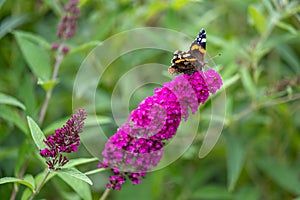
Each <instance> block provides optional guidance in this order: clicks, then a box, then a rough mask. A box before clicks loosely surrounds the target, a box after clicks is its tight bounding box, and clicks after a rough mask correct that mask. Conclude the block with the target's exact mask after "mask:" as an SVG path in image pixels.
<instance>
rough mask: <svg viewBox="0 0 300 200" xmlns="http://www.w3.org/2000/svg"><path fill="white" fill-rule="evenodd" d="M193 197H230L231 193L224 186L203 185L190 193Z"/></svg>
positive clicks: (220, 198) (219, 199) (219, 198)
mask: <svg viewBox="0 0 300 200" xmlns="http://www.w3.org/2000/svg"><path fill="white" fill-rule="evenodd" d="M192 198H193V199H218V200H222V199H232V195H231V194H230V193H229V192H228V191H227V190H226V188H224V187H221V186H216V185H209V186H204V187H201V188H199V189H197V190H196V191H195V192H194V193H193V194H192Z"/></svg>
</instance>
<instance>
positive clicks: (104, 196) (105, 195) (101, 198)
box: [99, 188, 110, 200]
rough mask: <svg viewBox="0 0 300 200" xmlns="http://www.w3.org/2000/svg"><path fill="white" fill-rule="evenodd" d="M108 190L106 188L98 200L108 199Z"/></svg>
mask: <svg viewBox="0 0 300 200" xmlns="http://www.w3.org/2000/svg"><path fill="white" fill-rule="evenodd" d="M109 192H110V189H108V188H106V189H105V191H104V193H103V194H102V196H101V197H100V199H99V200H105V199H106V198H107V197H108V194H109Z"/></svg>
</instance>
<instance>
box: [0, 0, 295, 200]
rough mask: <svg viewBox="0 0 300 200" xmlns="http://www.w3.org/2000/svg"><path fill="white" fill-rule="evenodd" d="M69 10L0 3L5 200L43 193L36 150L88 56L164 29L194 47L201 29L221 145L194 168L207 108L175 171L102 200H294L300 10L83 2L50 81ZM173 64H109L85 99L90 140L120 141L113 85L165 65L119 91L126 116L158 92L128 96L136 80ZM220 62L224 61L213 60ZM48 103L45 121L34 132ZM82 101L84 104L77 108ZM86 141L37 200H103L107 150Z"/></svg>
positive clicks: (278, 5) (67, 102)
mask: <svg viewBox="0 0 300 200" xmlns="http://www.w3.org/2000/svg"><path fill="white" fill-rule="evenodd" d="M65 2H66V1H52V0H44V1H23V0H16V1H6V0H0V26H1V28H0V54H1V56H0V71H1V73H0V76H1V78H0V177H1V178H0V197H1V199H9V198H10V195H11V194H12V191H13V188H14V187H15V186H16V187H17V188H18V194H17V197H16V198H17V199H28V198H29V197H30V196H31V195H32V193H33V192H35V191H36V190H37V186H38V185H39V184H40V183H42V180H43V177H45V174H47V171H46V170H45V165H44V164H43V163H44V162H45V160H43V159H42V158H41V157H40V156H39V154H38V153H39V152H38V150H40V149H43V148H44V147H45V144H44V143H43V142H42V141H43V139H45V134H44V133H46V134H50V133H53V131H54V130H55V129H57V128H59V127H60V126H61V125H62V124H64V123H65V121H66V119H67V116H69V115H70V113H72V109H73V108H72V103H74V102H72V97H73V96H72V95H73V86H74V82H75V81H76V79H75V78H76V75H77V73H79V69H80V66H81V64H82V62H83V61H84V59H85V58H86V57H87V56H88V55H89V52H90V51H91V50H92V49H93V48H95V47H97V45H98V44H99V43H100V44H101V43H102V42H104V41H105V40H106V39H109V38H111V37H114V36H115V35H116V34H120V33H121V34H122V32H123V31H127V30H131V29H134V28H140V27H162V28H167V29H171V30H175V31H178V32H180V33H183V34H186V35H189V36H191V37H195V35H196V34H197V32H198V31H199V30H200V29H201V28H202V27H203V28H205V29H206V31H207V52H208V53H207V61H208V65H209V66H210V67H212V68H214V69H216V70H218V71H219V72H220V74H221V76H222V79H223V81H224V85H223V89H224V90H225V92H226V102H225V106H226V118H225V122H224V128H223V130H222V134H221V137H220V139H219V141H218V143H217V144H216V146H215V147H214V148H213V150H212V151H211V152H210V153H209V154H208V155H207V156H206V157H205V158H201V159H199V158H198V152H199V149H200V147H201V144H202V142H203V138H204V133H206V130H207V128H208V127H209V121H210V119H211V107H210V106H211V103H209V102H208V103H206V104H205V105H203V106H201V108H200V110H201V120H200V122H199V123H200V128H199V130H198V133H197V136H196V138H195V140H194V143H193V144H192V145H191V146H190V147H189V149H188V151H187V152H185V153H184V154H183V155H182V156H181V157H180V158H179V159H178V160H177V161H176V162H174V163H171V164H170V165H168V166H166V167H164V168H163V169H160V170H158V171H154V172H152V173H148V174H147V176H146V178H145V179H144V180H143V182H142V184H139V185H135V186H132V185H131V184H130V183H126V184H125V185H124V187H123V188H122V190H121V191H113V192H111V193H110V197H109V198H108V199H165V200H167V199H182V200H185V199H236V200H239V199H247V200H248V199H249V200H254V199H270V200H271V199H294V200H298V199H300V180H299V174H300V167H299V166H300V159H299V158H300V101H299V98H300V87H299V85H300V56H299V55H300V48H299V47H300V4H299V1H292V0H286V1H284V0H280V1H275V0H263V1H255V0H246V1H235V0H225V1H221V0H214V1H204V0H203V1H194V0H193V1H192V0H188V1H183V0H170V1H159V0H151V1H150V0H146V1H129V0H120V1H100V0H97V1H88V0H81V1H80V9H81V17H80V19H79V23H78V31H77V33H76V35H75V37H74V38H72V39H70V40H68V41H67V42H66V45H67V46H68V47H70V52H69V53H68V54H66V55H65V56H64V58H63V61H62V63H61V67H60V69H59V72H58V76H57V77H56V78H55V79H52V74H53V70H54V66H55V58H56V57H57V52H55V51H51V49H50V46H51V44H52V43H53V42H56V41H57V40H58V39H57V37H56V31H57V24H58V23H59V20H60V18H61V16H62V13H63V9H62V8H63V6H62V3H65ZM144 37H154V39H155V41H159V42H160V43H165V42H167V41H169V40H170V38H165V37H163V38H162V36H161V35H151V36H148V35H146V36H144ZM170 37H171V36H170ZM139 39H141V41H143V39H145V38H132V39H131V40H130V41H131V43H132V44H133V45H134V44H135V43H137V42H139ZM190 42H191V41H189V40H187V41H185V42H181V41H180V40H176V39H172V41H171V42H170V43H171V44H172V45H173V46H169V47H168V48H169V49H172V51H175V50H176V48H178V49H180V48H182V49H181V50H187V48H188V46H189V45H190ZM123 45H124V44H123V43H111V44H110V45H109V46H108V47H107V52H109V51H112V52H119V51H120V52H121V50H123V47H124V46H123ZM172 53H173V52H167V51H166V50H163V49H159V50H157V49H156V50H155V49H146V50H145V49H142V50H140V51H132V52H127V53H125V54H124V55H120V56H119V57H118V58H117V59H115V60H113V62H112V63H108V65H109V66H108V68H107V69H106V70H105V71H103V74H102V73H101V75H102V77H101V83H100V82H99V83H98V84H99V85H98V87H97V88H96V91H91V92H95V96H94V99H96V105H92V106H91V107H90V108H88V109H92V108H93V107H95V109H96V113H94V116H93V117H90V118H89V119H88V120H87V124H88V128H91V129H92V130H94V132H95V134H96V133H99V134H100V131H103V132H104V133H105V134H106V135H107V136H110V135H111V134H113V133H115V132H116V130H117V127H118V126H119V125H120V124H119V123H118V122H115V121H114V119H113V117H116V118H118V117H119V118H118V120H120V121H122V120H123V121H124V120H125V119H123V118H124V116H123V115H121V114H120V116H113V115H112V109H113V108H111V98H112V97H111V96H112V94H113V93H114V92H115V90H114V89H115V86H116V85H117V83H118V81H119V80H120V78H121V77H122V76H123V75H124V74H125V73H127V72H128V71H130V70H131V69H133V68H134V67H136V66H139V65H143V64H147V63H148V64H149V63H159V64H163V65H165V68H163V69H162V70H161V71H156V72H155V75H154V76H153V75H152V74H151V73H150V72H149V71H146V70H145V71H143V72H142V73H143V74H142V75H144V74H146V75H148V74H149V75H148V76H142V75H140V76H136V77H132V78H129V79H128V80H126V82H124V83H122V84H121V85H120V88H121V91H122V92H123V94H131V95H132V96H131V98H130V99H118V100H117V102H118V103H120V104H121V103H122V102H124V101H126V102H128V104H129V105H128V107H129V108H130V110H131V109H134V108H135V107H136V106H137V105H138V103H139V102H140V100H142V99H144V98H145V97H146V96H149V95H152V94H153V88H155V87H159V86H157V85H156V84H159V83H157V82H155V81H153V84H152V85H147V86H145V87H140V88H135V90H134V91H133V92H132V87H133V86H132V85H133V84H135V83H136V82H138V81H140V79H141V77H146V78H149V79H150V80H155V78H156V77H158V76H162V77H164V80H165V79H166V80H170V78H173V77H172V76H169V75H168V74H167V68H168V65H169V63H170V60H171V59H172ZM219 53H220V54H221V56H218V57H217V56H216V57H215V55H218V54H219ZM209 56H212V57H209ZM105 59H107V60H109V59H110V58H103V60H99V58H94V59H93V60H91V62H93V64H95V66H101V65H102V64H103V63H105V64H106V60H105ZM97 70H98V68H97V69H95V71H97ZM149 70H150V71H151V70H152V69H149ZM146 78H145V79H146ZM89 81H91V82H92V80H89V79H88V81H87V82H88V83H89ZM149 82H150V81H149ZM89 89H90V88H84V89H82V91H86V90H89ZM50 92H51V95H50V98H49V99H50V100H49V106H48V109H47V112H46V116H45V120H44V122H43V123H40V122H39V123H37V121H38V120H37V119H38V116H39V115H40V113H41V108H42V105H43V103H44V101H45V98H46V95H47V94H48V93H50ZM76 95H77V94H76ZM78 95H79V94H78ZM217 95H218V94H217ZM80 101H81V102H89V101H90V99H85V98H84V97H82V99H80ZM126 109H127V108H122V107H120V111H119V112H120V113H121V112H122V113H123V112H124V111H125V112H127V113H126V116H127V114H128V112H129V111H128V110H126ZM119 112H118V114H119ZM114 114H116V113H114ZM99 124H100V125H101V128H102V129H103V130H99V128H98V125H99ZM95 127H96V128H95ZM179 131H180V132H181V133H183V134H184V133H188V132H190V131H192V130H190V129H188V128H187V129H180V130H179ZM83 134H84V133H83ZM86 137H87V138H88V137H89V140H90V141H91V142H93V149H94V152H93V151H92V150H91V149H88V148H84V147H83V146H81V147H80V148H79V150H78V152H76V154H74V155H73V156H74V157H75V158H73V159H71V161H70V162H69V163H68V164H67V165H66V166H65V168H63V169H62V170H61V171H57V172H53V173H52V172H51V173H50V175H49V176H48V177H47V179H46V180H45V183H44V184H43V188H42V190H41V191H40V193H39V195H38V197H37V198H44V199H73V197H74V196H75V197H77V198H82V199H99V196H100V195H101V194H102V193H103V191H104V188H105V184H106V182H107V181H108V176H109V173H106V172H104V170H95V168H96V167H97V163H96V162H97V158H95V155H96V154H97V155H100V154H101V150H102V149H103V144H104V143H105V141H99V138H97V137H96V136H95V137H94V136H93V137H92V136H90V135H89V136H86ZM87 138H85V139H86V140H87ZM91 138H92V139H91ZM34 145H36V146H37V147H38V148H35V146H34ZM91 152H93V153H91ZM95 152H96V153H95ZM91 154H92V155H91ZM74 167H76V168H74ZM23 170H25V171H23ZM83 172H86V173H83ZM96 172H101V173H98V174H95V173H96ZM13 183H15V184H16V185H13ZM133 194H134V195H133Z"/></svg>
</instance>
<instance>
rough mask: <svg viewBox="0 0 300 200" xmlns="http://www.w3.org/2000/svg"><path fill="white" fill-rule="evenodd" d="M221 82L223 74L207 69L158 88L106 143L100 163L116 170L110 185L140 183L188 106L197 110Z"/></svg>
mask: <svg viewBox="0 0 300 200" xmlns="http://www.w3.org/2000/svg"><path fill="white" fill-rule="evenodd" d="M221 85H222V80H221V77H220V75H219V74H218V73H217V72H215V71H214V70H207V71H206V72H202V71H199V72H195V73H193V74H191V75H188V74H183V75H180V76H177V77H176V78H175V79H174V80H173V81H171V82H167V83H165V84H163V87H162V88H156V89H155V90H154V95H153V96H150V97H147V98H146V99H144V100H143V101H142V102H141V103H140V104H139V106H138V108H137V109H135V110H133V111H132V112H131V114H130V116H129V117H128V120H127V122H126V123H125V124H124V125H122V126H121V127H120V128H119V129H118V131H117V133H116V134H114V135H113V136H112V137H110V138H109V140H108V141H107V143H106V145H105V149H104V151H103V152H102V155H103V160H102V162H100V163H99V165H98V166H99V167H102V168H110V169H111V170H112V171H113V173H114V175H112V176H110V179H109V180H110V182H109V183H108V184H107V187H108V188H112V189H116V190H119V189H121V185H122V184H123V183H124V182H125V180H126V177H127V178H129V179H130V180H131V181H132V183H133V184H138V183H140V182H141V179H142V178H144V177H145V176H146V172H148V171H151V170H152V169H153V167H155V166H157V164H158V163H159V161H160V160H161V158H162V155H163V147H164V144H165V141H167V140H169V139H171V138H172V137H173V136H174V135H175V134H176V131H177V128H178V126H179V124H180V122H181V119H182V118H183V119H185V120H187V119H188V117H189V113H188V110H189V108H190V109H191V111H192V114H194V113H195V112H197V110H198V108H199V105H200V103H202V104H204V103H205V101H206V100H207V99H208V97H209V93H212V94H214V93H215V92H216V90H218V89H220V87H221Z"/></svg>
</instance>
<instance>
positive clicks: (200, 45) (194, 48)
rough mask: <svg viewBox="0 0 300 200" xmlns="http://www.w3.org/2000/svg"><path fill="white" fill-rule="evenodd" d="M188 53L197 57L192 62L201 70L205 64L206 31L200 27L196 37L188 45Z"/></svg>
mask: <svg viewBox="0 0 300 200" xmlns="http://www.w3.org/2000/svg"><path fill="white" fill-rule="evenodd" d="M189 53H190V54H191V55H192V56H193V57H194V58H196V59H197V62H195V63H193V64H194V65H195V67H196V68H197V69H199V70H202V69H203V67H204V66H205V64H206V63H205V62H204V56H205V54H206V32H205V30H204V29H201V30H200V32H199V34H198V36H197V38H196V39H195V40H194V41H193V43H192V44H191V46H190V50H189Z"/></svg>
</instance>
